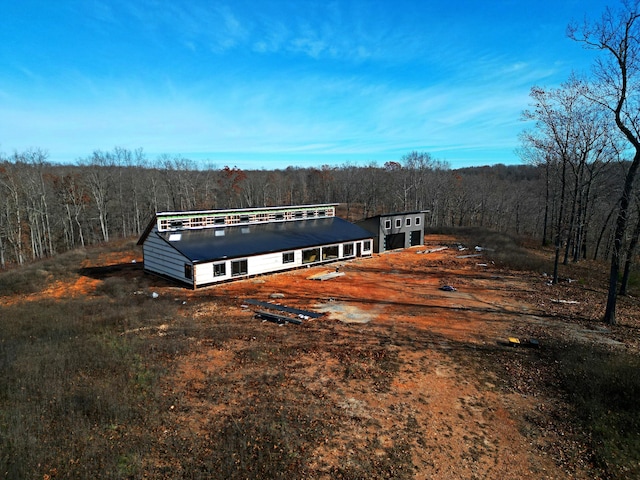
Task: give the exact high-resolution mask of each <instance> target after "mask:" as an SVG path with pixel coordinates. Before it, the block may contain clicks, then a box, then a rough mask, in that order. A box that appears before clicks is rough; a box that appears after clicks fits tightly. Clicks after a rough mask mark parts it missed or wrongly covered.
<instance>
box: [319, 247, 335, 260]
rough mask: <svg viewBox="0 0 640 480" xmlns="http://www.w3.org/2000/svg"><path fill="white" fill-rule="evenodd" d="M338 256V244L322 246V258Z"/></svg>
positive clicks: (331, 258) (328, 258)
mask: <svg viewBox="0 0 640 480" xmlns="http://www.w3.org/2000/svg"><path fill="white" fill-rule="evenodd" d="M335 258H338V245H332V246H330V247H323V248H322V260H333V259H335Z"/></svg>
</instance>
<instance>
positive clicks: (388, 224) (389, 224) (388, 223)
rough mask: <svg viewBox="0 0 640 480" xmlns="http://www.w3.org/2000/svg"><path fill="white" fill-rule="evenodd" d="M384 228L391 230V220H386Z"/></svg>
mask: <svg viewBox="0 0 640 480" xmlns="http://www.w3.org/2000/svg"><path fill="white" fill-rule="evenodd" d="M384 228H385V229H387V230H389V229H390V228H391V220H385V221H384Z"/></svg>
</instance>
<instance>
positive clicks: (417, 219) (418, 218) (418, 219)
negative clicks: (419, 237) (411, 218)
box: [416, 217, 420, 225]
mask: <svg viewBox="0 0 640 480" xmlns="http://www.w3.org/2000/svg"><path fill="white" fill-rule="evenodd" d="M416 225H420V217H416Z"/></svg>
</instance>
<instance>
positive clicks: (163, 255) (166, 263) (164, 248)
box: [142, 227, 191, 283]
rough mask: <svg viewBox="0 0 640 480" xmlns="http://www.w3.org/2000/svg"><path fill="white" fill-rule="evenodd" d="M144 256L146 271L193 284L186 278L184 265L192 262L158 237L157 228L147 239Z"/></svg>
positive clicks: (143, 250) (143, 251) (143, 249)
mask: <svg viewBox="0 0 640 480" xmlns="http://www.w3.org/2000/svg"><path fill="white" fill-rule="evenodd" d="M142 254H143V256H144V269H145V270H147V271H150V272H154V273H158V274H161V275H166V276H168V277H171V278H175V279H177V280H180V281H182V282H187V283H191V280H189V279H187V278H185V276H184V265H185V263H191V262H190V261H189V260H188V259H187V258H186V257H184V255H182V254H181V253H180V252H178V251H177V250H175V249H174V248H172V247H171V246H170V245H168V244H167V242H165V241H164V240H163V239H161V238H160V237H158V235H156V228H155V227H154V229H153V231H152V232H151V233H150V234H149V235H148V236H147V238H146V239H145V242H144V245H143V247H142Z"/></svg>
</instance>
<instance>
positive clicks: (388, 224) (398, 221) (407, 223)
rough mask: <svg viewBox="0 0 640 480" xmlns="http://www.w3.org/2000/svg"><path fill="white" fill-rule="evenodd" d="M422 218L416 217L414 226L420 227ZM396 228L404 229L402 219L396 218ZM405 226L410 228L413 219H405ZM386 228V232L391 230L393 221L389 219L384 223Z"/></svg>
mask: <svg viewBox="0 0 640 480" xmlns="http://www.w3.org/2000/svg"><path fill="white" fill-rule="evenodd" d="M420 218H421V217H415V219H414V222H413V224H414V225H420ZM395 224H396V228H401V227H402V219H401V218H396V222H395ZM404 226H405V227H410V226H411V217H406V218H405V219H404ZM384 228H385V230H389V229H390V228H391V219H387V220H385V221H384Z"/></svg>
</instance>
